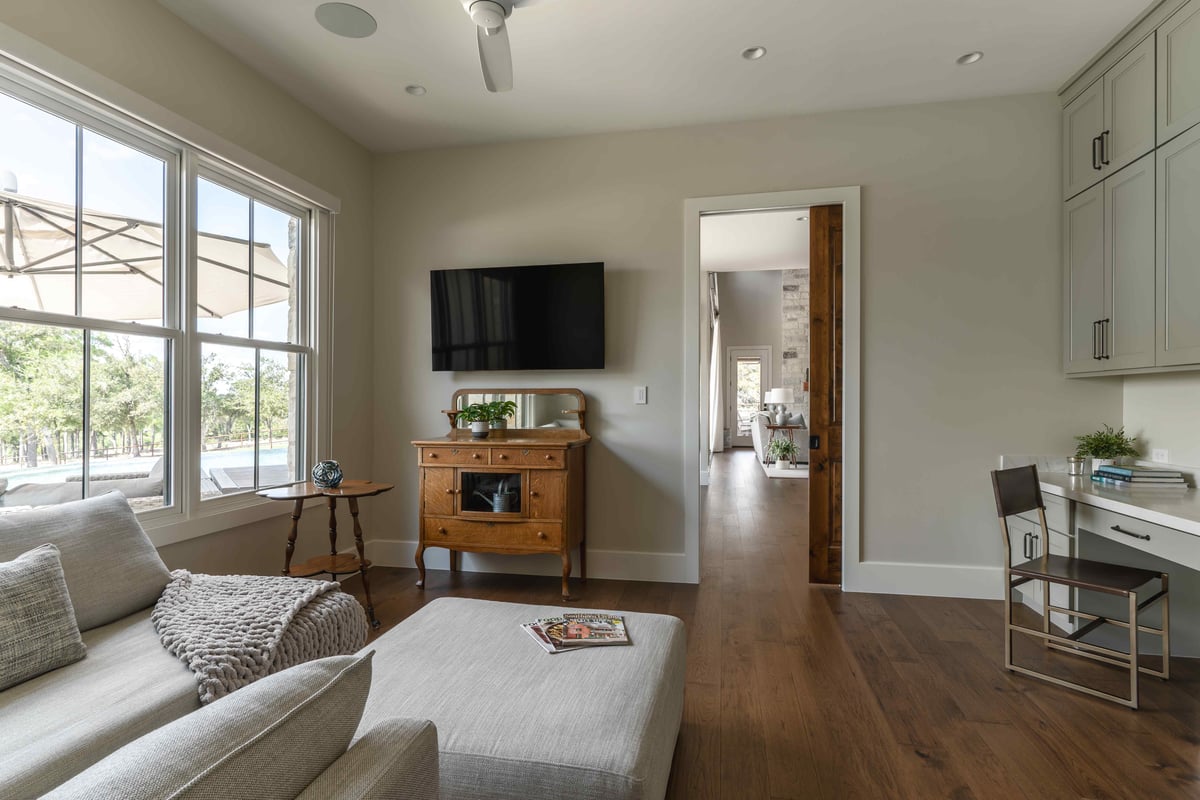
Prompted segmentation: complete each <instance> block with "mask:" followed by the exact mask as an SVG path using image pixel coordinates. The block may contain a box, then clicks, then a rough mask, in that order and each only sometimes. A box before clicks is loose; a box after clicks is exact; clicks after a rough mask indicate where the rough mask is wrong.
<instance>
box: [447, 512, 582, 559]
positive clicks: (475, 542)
mask: <svg viewBox="0 0 1200 800" xmlns="http://www.w3.org/2000/svg"><path fill="white" fill-rule="evenodd" d="M425 543H426V544H427V545H432V546H434V547H437V546H443V547H454V546H458V545H461V546H463V547H480V548H486V547H494V548H496V549H498V550H504V549H506V548H512V549H516V550H549V551H551V552H558V551H559V549H560V548H561V547H562V526H561V525H560V524H559V523H557V522H474V521H469V520H458V519H427V520H425Z"/></svg>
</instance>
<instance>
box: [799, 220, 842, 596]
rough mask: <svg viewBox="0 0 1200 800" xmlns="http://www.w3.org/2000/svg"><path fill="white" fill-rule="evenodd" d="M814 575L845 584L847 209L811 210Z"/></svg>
mask: <svg viewBox="0 0 1200 800" xmlns="http://www.w3.org/2000/svg"><path fill="white" fill-rule="evenodd" d="M808 219H809V223H808V224H809V233H808V236H809V284H810V285H809V292H810V295H809V296H810V310H809V337H810V338H809V352H810V353H811V354H812V355H811V364H810V375H809V378H810V384H809V385H810V387H811V392H810V395H809V404H810V406H809V416H810V419H809V423H808V424H809V434H810V440H809V444H810V447H811V450H810V452H809V461H808V465H809V479H808V494H809V498H808V504H809V524H808V531H809V533H808V579H809V581H810V582H812V583H835V584H840V583H841V582H842V324H843V320H842V311H843V309H842V297H843V294H844V293H843V291H842V286H843V282H842V207H841V206H840V205H838V206H815V207H813V208H811V209H809V213H808Z"/></svg>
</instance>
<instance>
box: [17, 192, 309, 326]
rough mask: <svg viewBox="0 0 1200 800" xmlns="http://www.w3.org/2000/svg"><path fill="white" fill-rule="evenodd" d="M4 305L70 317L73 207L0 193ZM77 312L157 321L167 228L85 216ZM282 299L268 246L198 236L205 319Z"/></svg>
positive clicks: (283, 273)
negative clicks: (251, 300)
mask: <svg viewBox="0 0 1200 800" xmlns="http://www.w3.org/2000/svg"><path fill="white" fill-rule="evenodd" d="M0 203H3V212H4V213H3V216H2V217H0V232H2V234H3V239H2V241H0V307H3V306H17V307H20V308H27V309H32V310H39V311H50V312H57V313H60V314H74V313H75V258H76V255H75V207H74V206H71V205H67V204H64V203H55V202H51V201H48V200H41V199H38V198H33V197H26V196H23V195H19V194H15V193H12V192H3V191H0ZM82 221H83V226H82V231H81V233H80V237H81V240H82V272H83V286H84V291H83V315H84V316H88V317H98V318H101V319H119V320H129V321H139V320H161V319H162V313H163V312H162V309H163V287H162V281H163V230H162V225H161V224H160V223H157V222H147V221H145V220H138V219H132V218H130V217H125V216H121V215H118V214H109V213H105V212H101V211H93V210H90V209H85V210H84V211H83V215H82ZM251 252H253V254H254V258H253V261H254V305H255V306H256V307H258V306H264V305H269V304H272V303H279V302H282V301H285V300H287V299H288V297H289V295H290V291H291V290H290V287H289V283H288V268H287V266H286V265H284V264H283V263H282V262H281V261H280V260H279V259H278V258H277V257H276V256H275V253H274V252H273V251H272V250H271V248H270V246H269V245H267V244H265V243H262V242H255V243H254V244H253V246H251V245H250V243H249V242H247V241H246V240H245V239H238V238H235V237H228V236H220V235H217V234H212V233H200V234H199V235H198V236H197V243H196V258H197V270H198V271H197V278H196V285H197V298H196V300H197V303H198V306H199V308H198V314H199V315H200V316H201V317H224V316H226V315H228V314H232V313H234V312H236V311H244V310H246V307H247V306H248V305H249V289H248V287H249V274H250V260H251V257H250V254H251Z"/></svg>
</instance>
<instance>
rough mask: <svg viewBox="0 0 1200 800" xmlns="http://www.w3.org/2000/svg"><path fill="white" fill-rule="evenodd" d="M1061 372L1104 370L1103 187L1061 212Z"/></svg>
mask: <svg viewBox="0 0 1200 800" xmlns="http://www.w3.org/2000/svg"><path fill="white" fill-rule="evenodd" d="M1063 262H1064V267H1063V297H1064V298H1065V303H1064V305H1065V309H1064V310H1065V312H1066V319H1065V325H1064V326H1063V327H1064V330H1063V336H1064V339H1065V344H1066V347H1065V351H1066V353H1065V363H1064V365H1063V366H1064V367H1065V368H1066V371H1067V372H1069V373H1081V372H1098V371H1100V370H1104V369H1107V366H1106V365H1105V363H1104V361H1103V360H1101V358H1100V355H1101V350H1100V326H1101V320H1102V319H1103V318H1104V187H1103V186H1093V187H1092V188H1091V189H1088V190H1086V191H1084V192H1082V193H1080V194H1078V195H1076V196H1075V197H1073V198H1071V199H1070V200H1068V201H1067V203H1066V206H1065V208H1064V211H1063Z"/></svg>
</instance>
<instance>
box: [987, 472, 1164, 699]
mask: <svg viewBox="0 0 1200 800" xmlns="http://www.w3.org/2000/svg"><path fill="white" fill-rule="evenodd" d="M1021 473H1027V475H1022V474H1021ZM1015 481H1019V482H1021V483H1025V482H1028V483H1026V484H1025V485H1019V486H1018V487H1017V489H1018V490H1019V491H1023V492H1024V493H1025V496H1024V497H1018V498H1016V499H1015V500H1014V499H1012V498H1006V497H1004V496H1003V490H1002V488H1001V483H1002V482H1015ZM992 487H993V489H994V490H995V494H996V510H997V513H998V515H999V518H1000V532H1001V534H1002V535H1003V537H1004V667H1005V669H1008V670H1010V671H1012V672H1016V673H1019V674H1021V675H1026V676H1028V677H1031V678H1038V679H1040V680H1043V681H1046V682H1048V683H1052V684H1054V685H1056V686H1062V687H1065V688H1067V689H1074V690H1075V691H1077V692H1082V693H1084V694H1089V695H1092V696H1093V697H1099V698H1101V699H1104V700H1109V701H1111V702H1114V703H1117V704H1119V705H1122V706H1126V707H1128V708H1132V709H1137V707H1138V677H1139V675H1140V674H1143V673H1144V674H1146V675H1153V676H1155V677H1158V678H1162V679H1163V680H1169V679H1170V677H1171V675H1170V673H1171V618H1170V596H1169V583H1170V576H1169V575H1168V574H1167V573H1165V572H1163V573H1159V580H1160V582H1161V586H1160V589H1159V591H1158V592H1157V593H1156V594H1154V595H1151V596H1150V597H1149V598H1147V599H1146V600H1142V601H1140V602H1139V601H1138V593H1137V591H1136V590H1133V589H1121V588H1117V587H1105V586H1102V585H1098V584H1095V583H1085V582H1082V581H1078V580H1075V581H1073V580H1063V579H1056V578H1057V576H1054V575H1048V574H1042V575H1037V576H1035V575H1026V574H1018V575H1017V576H1016V578H1015V579H1014V577H1013V575H1014V573H1013V564H1012V543H1011V541H1010V539H1009V529H1008V517H1010V516H1013V515H1015V514H1021V513H1024V512H1026V511H1032V510H1033V509H1035V508H1036V509H1037V511H1038V521H1039V524H1040V526H1041V529H1042V536H1043V539H1042V541H1044V542H1049V541H1050V527H1049V525H1048V524H1047V523H1046V506H1045V504H1044V503H1043V501H1042V492H1041V487H1040V484H1039V483H1038V478H1037V467H1035V466H1032V465H1031V466H1028V467H1017V468H1015V469H1009V470H996V471H993V472H992ZM1049 557H1050V556H1049V549H1048V548H1045V549H1043V552H1042V555H1041V557H1040V559H1038V560H1039V561H1040V562H1041V569H1042V570H1043V571H1044V570H1046V569H1047V565H1048V561H1049ZM1072 560H1073V561H1079V562H1082V561H1083V559H1072ZM1026 563H1029V564H1032V563H1034V562H1032V561H1031V562H1026ZM1085 563H1086V562H1085ZM1091 563H1095V562H1091ZM1019 568H1020V565H1018V569H1019ZM1149 580H1153V578H1150V579H1149ZM1030 581H1041V582H1042V629H1041V630H1037V629H1036V628H1029V627H1026V626H1024V625H1018V624H1016V623H1015V622H1013V601H1012V593H1013V589H1015V588H1017V587H1018V586H1021V585H1023V584H1026V583H1029V582H1030ZM1051 584H1058V585H1061V586H1070V587H1074V588H1078V589H1084V590H1086V591H1096V592H1101V593H1104V594H1111V595H1117V596H1121V597H1125V598H1126V599H1127V601H1128V604H1129V617H1128V621H1124V620H1117V619H1110V618H1108V617H1103V616H1098V615H1096V614H1089V613H1086V612H1083V611H1078V610H1075V609H1071V608H1062V607H1060V606H1054V605H1051V604H1050V585H1051ZM1143 585H1144V584H1143ZM1138 588H1141V587H1138ZM1160 601H1161V603H1162V627H1161V628H1151V627H1149V626H1147V625H1142V624H1139V623H1138V615H1139V614H1140V613H1141V612H1142V611H1144V610H1145V609H1147V608H1149V607H1150V606H1151V605H1153V604H1154V603H1156V602H1160ZM1051 612H1055V613H1059V614H1066V615H1068V616H1070V617H1073V618H1078V619H1085V620H1088V622H1087V623H1086V624H1085V625H1083V626H1081V627H1080V628H1079V629H1078V630H1076V631H1074V632H1072V633H1070V634H1067V635H1066V636H1060V635H1058V634H1055V633H1051V631H1050V614H1051ZM1104 624H1109V625H1115V626H1117V627H1121V628H1125V629H1127V630H1128V631H1129V652H1128V653H1126V652H1124V651H1122V650H1114V649H1112V648H1108V647H1103V646H1101V645H1096V644H1091V643H1090V642H1084V641H1080V640H1081V639H1082V637H1084V636H1086V635H1087V634H1089V633H1091V632H1092V631H1094V630H1096V629H1097V628H1099V627H1100V626H1101V625H1104ZM1014 632H1015V633H1023V634H1025V635H1028V636H1031V637H1034V638H1039V639H1042V640H1043V642H1044V643H1045V645H1046V647H1048V648H1050V649H1052V650H1058V651H1060V652H1063V653H1069V654H1071V655H1077V656H1082V657H1084V658H1090V659H1093V660H1095V661H1100V662H1103V663H1105V664H1111V665H1113V666H1117V667H1121V668H1123V669H1127V670H1128V671H1129V697H1128V698H1125V697H1122V696H1120V695H1115V694H1110V693H1108V692H1103V691H1100V690H1099V689H1094V688H1092V687H1090V686H1085V685H1084V684H1081V683H1075V682H1073V681H1068V680H1065V679H1063V678H1058V677H1055V676H1054V675H1049V674H1046V673H1043V672H1038V671H1037V670H1034V669H1030V668H1029V667H1023V666H1020V665H1018V664H1015V663H1013V659H1012V644H1013V633H1014ZM1139 632H1141V633H1150V634H1155V635H1157V636H1160V637H1161V638H1162V669H1161V670H1153V669H1150V668H1148V667H1143V666H1141V665H1140V664H1139V663H1138V633H1139Z"/></svg>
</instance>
